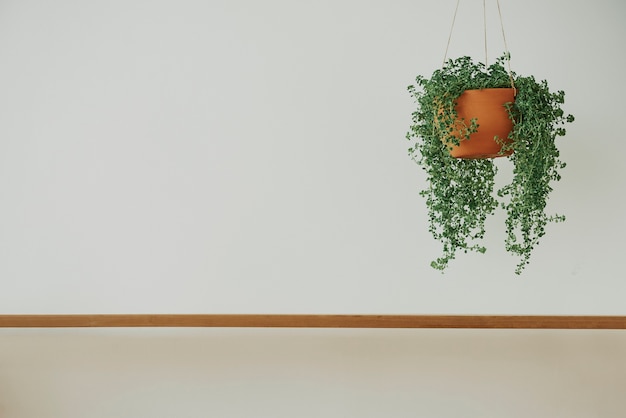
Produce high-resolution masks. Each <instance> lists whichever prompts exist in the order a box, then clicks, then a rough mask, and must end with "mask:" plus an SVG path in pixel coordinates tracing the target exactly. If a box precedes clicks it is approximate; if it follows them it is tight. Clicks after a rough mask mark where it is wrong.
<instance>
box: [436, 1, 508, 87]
mask: <svg viewBox="0 0 626 418" xmlns="http://www.w3.org/2000/svg"><path fill="white" fill-rule="evenodd" d="M459 3H460V0H456V6H455V8H454V15H453V16H452V24H451V25H450V33H449V34H448V43H447V44H446V52H445V53H444V55H443V62H442V67H443V66H445V65H446V60H447V59H448V50H449V49H450V41H451V40H452V32H453V31H454V24H455V22H456V15H457V12H458V11H459ZM496 4H497V5H498V16H499V17H500V29H501V31H502V39H503V40H504V51H505V53H506V64H507V73H508V74H509V80H510V81H511V87H512V88H513V89H515V80H514V79H513V72H512V71H511V53H510V52H509V46H508V45H507V42H506V35H505V34H504V22H503V20H502V10H501V8H500V0H496ZM483 37H484V44H485V66H487V65H488V59H489V56H488V48H487V5H486V0H483ZM516 93H517V91H516Z"/></svg>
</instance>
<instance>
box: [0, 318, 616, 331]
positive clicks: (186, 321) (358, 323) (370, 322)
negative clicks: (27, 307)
mask: <svg viewBox="0 0 626 418" xmlns="http://www.w3.org/2000/svg"><path fill="white" fill-rule="evenodd" d="M118 327H122V328H128V327H213V328H216V327H219V328H227V327H228V328H230V327H234V328H252V327H254V328H481V329H626V316H557V315H531V316H528V315H261V314H251V315H246V314H197V315H196V314H178V315H176V314H174V315H170V314H134V315H108V314H97V315H0V328H118Z"/></svg>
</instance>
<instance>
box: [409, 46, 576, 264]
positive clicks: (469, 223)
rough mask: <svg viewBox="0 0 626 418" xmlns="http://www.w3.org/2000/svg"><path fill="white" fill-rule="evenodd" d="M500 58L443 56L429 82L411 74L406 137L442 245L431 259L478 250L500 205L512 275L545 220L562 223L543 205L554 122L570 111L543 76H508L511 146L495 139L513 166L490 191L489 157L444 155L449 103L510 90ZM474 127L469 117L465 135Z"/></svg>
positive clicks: (559, 131) (452, 140) (551, 176)
mask: <svg viewBox="0 0 626 418" xmlns="http://www.w3.org/2000/svg"><path fill="white" fill-rule="evenodd" d="M507 59H509V57H508V56H507V55H505V56H503V57H501V58H499V59H498V60H497V61H496V63H494V64H492V65H491V66H489V67H486V66H485V65H484V64H482V63H474V62H473V61H472V59H471V58H470V57H462V58H459V59H456V60H448V61H447V62H446V63H445V65H444V67H443V68H441V69H439V70H436V71H435V72H434V73H433V75H432V76H431V78H430V79H427V78H424V77H422V76H418V77H417V78H416V84H415V85H412V86H409V87H408V90H409V92H410V94H411V95H412V96H413V97H414V98H415V100H416V102H417V110H416V111H415V112H413V114H412V124H411V127H410V130H409V132H408V133H407V139H408V140H409V141H412V146H411V148H409V155H410V156H411V157H412V158H413V159H414V160H415V161H416V162H417V163H418V164H419V165H420V166H421V167H422V168H423V169H424V170H425V171H426V173H427V180H428V183H429V187H428V188H427V189H425V190H423V191H421V192H420V194H421V195H422V196H423V197H425V199H426V205H427V207H428V211H429V230H430V232H431V233H432V234H433V237H434V238H435V239H437V240H439V241H440V242H441V243H442V246H443V254H442V256H441V257H439V258H437V259H436V260H435V261H433V262H432V263H431V265H432V267H433V268H435V269H438V270H442V271H443V270H444V269H445V268H446V267H447V266H448V263H449V262H450V260H452V259H454V257H455V255H456V253H457V251H459V250H462V251H464V252H468V251H476V252H481V253H484V252H485V250H486V249H485V247H484V246H482V245H481V244H480V242H481V240H482V238H483V237H484V235H485V221H486V219H487V217H488V216H489V215H491V214H493V213H494V211H495V210H496V208H497V207H498V206H501V207H502V208H503V209H504V210H505V211H506V213H507V219H506V222H505V223H506V232H507V237H506V241H505V248H506V250H507V251H509V252H510V253H512V254H514V255H516V256H518V257H519V258H520V261H519V264H518V265H517V268H516V270H515V272H516V273H517V274H520V273H521V272H522V270H523V269H524V267H525V266H526V264H528V262H529V258H530V255H531V253H532V250H533V249H534V248H535V247H536V246H537V244H538V242H539V238H541V237H542V236H543V235H544V234H545V226H546V225H547V223H548V222H558V221H563V220H564V219H565V218H564V216H562V215H548V214H546V212H545V208H546V202H547V200H548V197H549V194H550V192H551V191H552V187H551V185H550V184H551V182H552V181H558V180H560V178H561V176H560V174H559V170H560V169H562V168H564V167H565V163H563V162H562V161H561V160H560V159H559V151H558V149H557V148H556V145H555V138H556V137H557V136H563V135H565V129H564V128H563V127H562V125H564V124H565V123H566V122H572V121H573V120H574V118H573V116H571V115H565V113H564V112H563V110H562V109H561V105H562V104H563V103H564V96H565V94H564V92H562V91H558V92H556V93H552V92H550V90H549V88H548V84H547V82H546V81H541V82H537V81H535V79H534V78H533V77H532V76H531V77H521V76H517V75H516V74H515V73H512V74H511V77H512V78H513V81H514V84H515V88H516V89H517V95H516V98H515V102H514V103H513V104H511V105H509V106H507V110H508V112H509V116H510V118H511V120H512V121H513V130H512V132H511V133H510V135H509V139H511V140H512V143H511V144H509V145H507V144H505V143H504V141H502V149H501V153H505V152H506V151H507V150H510V149H511V148H512V149H513V151H514V152H513V154H512V155H511V156H510V157H508V158H510V159H511V160H512V162H513V164H514V170H513V179H512V181H511V182H510V184H507V185H505V186H504V187H502V188H501V189H500V190H498V191H497V193H494V187H495V186H494V185H495V176H496V173H497V169H496V166H495V165H494V164H493V160H492V159H480V160H478V159H457V158H453V157H452V156H450V153H449V147H450V145H449V144H457V145H458V143H459V139H458V138H457V137H455V136H454V135H453V134H452V131H453V129H452V127H453V126H454V123H455V121H456V120H457V114H456V111H455V110H454V107H455V104H456V100H457V99H458V97H459V96H460V95H461V94H462V93H463V92H464V91H465V90H470V89H482V88H506V87H511V77H510V76H509V74H508V73H507V71H506V69H505V68H504V65H503V64H504V63H505V60H507ZM477 128H478V125H477V121H475V120H472V121H470V123H469V124H468V126H467V127H466V129H465V132H464V135H465V138H466V139H467V138H469V135H470V134H471V133H473V132H475V131H476V130H477Z"/></svg>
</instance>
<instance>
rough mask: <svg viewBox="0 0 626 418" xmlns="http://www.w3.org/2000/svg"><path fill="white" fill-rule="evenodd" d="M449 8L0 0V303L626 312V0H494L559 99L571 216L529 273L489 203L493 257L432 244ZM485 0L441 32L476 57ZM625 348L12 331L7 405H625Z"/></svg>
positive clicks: (277, 0) (525, 338)
mask: <svg viewBox="0 0 626 418" xmlns="http://www.w3.org/2000/svg"><path fill="white" fill-rule="evenodd" d="M454 6H455V2H454V1H453V0H447V1H439V0H431V1H426V0H422V1H415V0H413V1H402V0H397V1H393V2H388V1H387V2H384V1H374V0H372V1H369V0H366V1H356V0H332V1H330V0H320V1H315V2H302V1H300V2H294V1H286V0H267V1H263V2H259V1H251V0H241V1H231V0H228V1H227V0H215V1H208V2H205V1H199V0H198V1H194V0H177V1H166V0H152V1H147V0H146V1H142V0H124V1H121V0H112V1H90V2H83V1H78V0H75V1H73V0H57V1H54V2H47V1H42V0H20V1H17V0H15V1H11V0H0V74H1V77H0V92H1V93H0V285H1V288H0V289H1V291H0V313H6V314H10V313H50V314H51V313H418V314H421V313H444V314H454V313H463V314H492V313H493V314H508V313H511V314H615V315H624V314H625V313H626V312H625V309H624V300H625V298H624V296H625V294H626V281H625V280H624V276H625V274H624V272H623V268H622V264H621V261H622V260H621V258H622V257H623V250H624V244H623V242H622V236H623V234H624V233H625V232H626V221H625V218H624V216H623V213H624V212H625V211H626V200H625V199H624V197H623V190H624V177H625V176H624V172H623V170H624V165H623V158H622V156H621V153H620V152H619V151H618V149H617V146H618V144H620V143H621V142H622V134H621V132H622V126H621V125H622V123H621V122H622V119H623V117H622V115H621V112H622V107H623V106H622V105H621V103H622V98H623V97H624V93H626V87H625V86H626V85H625V84H624V83H623V82H622V78H623V69H624V68H626V57H625V56H624V54H621V53H620V51H622V50H623V44H624V40H626V26H624V24H623V22H624V19H625V18H626V4H625V3H624V2H622V1H620V0H599V1H595V2H590V1H582V0H550V1H545V0H542V1H540V0H527V1H523V2H521V1H510V0H502V1H501V6H502V15H503V19H504V27H505V30H506V34H507V42H508V46H509V49H510V50H511V53H512V57H513V60H512V66H513V69H514V70H515V71H516V72H517V73H519V74H523V75H530V74H533V75H535V77H536V78H538V79H547V80H549V82H550V85H551V87H552V88H553V89H555V90H559V89H563V90H565V91H566V110H567V111H568V112H571V113H573V114H574V115H575V116H576V122H575V124H573V125H572V126H571V127H569V129H568V135H567V136H566V137H564V138H561V139H560V140H559V146H560V149H561V155H562V157H563V159H564V160H565V161H566V162H567V163H568V167H567V168H566V169H565V170H564V173H563V180H562V181H561V182H559V183H558V184H556V185H555V190H554V193H553V197H552V198H551V200H550V203H549V206H550V210H552V211H554V212H557V213H564V214H565V215H566V216H567V218H568V220H567V222H566V223H563V224H556V225H551V226H550V227H549V229H548V231H547V232H548V233H547V235H546V236H545V237H544V240H543V241H542V243H541V245H540V246H539V247H538V248H537V251H536V252H535V254H534V255H533V258H532V260H531V264H530V265H529V266H528V268H527V270H526V271H525V273H524V274H523V276H521V277H517V276H515V275H514V273H513V271H514V267H515V264H516V260H515V259H513V258H511V257H510V256H508V255H507V254H506V253H505V252H504V250H503V249H502V246H503V245H502V242H503V240H504V225H503V216H502V214H501V213H500V214H497V215H496V216H495V217H494V219H492V220H490V224H489V230H488V235H487V237H486V245H487V247H488V251H487V253H486V254H485V255H471V256H460V257H458V258H457V259H456V260H455V261H454V262H453V264H452V265H451V267H450V269H449V271H448V272H447V273H446V274H445V275H441V274H440V273H438V272H436V271H433V270H432V269H431V268H430V267H429V263H430V260H431V259H433V258H434V257H436V256H437V255H438V253H439V247H438V244H437V242H435V241H433V240H432V238H431V237H430V235H429V233H428V231H427V224H426V222H427V217H426V211H425V206H424V202H423V201H422V199H421V198H420V197H419V196H418V191H419V190H420V189H422V188H424V187H425V177H424V174H423V173H422V172H421V170H420V169H419V167H417V166H416V165H415V164H414V163H413V162H412V161H411V160H410V159H409V158H408V156H407V153H406V149H407V147H408V144H407V142H406V140H405V139H404V136H405V133H406V131H407V129H408V125H409V123H410V114H411V112H412V110H413V103H412V100H411V98H410V97H409V95H408V93H407V91H406V86H407V85H409V84H411V83H412V81H413V80H414V77H415V76H416V75H417V74H424V75H428V74H430V73H431V72H432V71H433V70H435V69H436V68H437V67H438V66H439V65H441V61H442V59H443V54H444V50H445V44H446V41H447V38H448V34H449V30H450V23H451V20H452V15H453V12H454ZM487 6H488V13H487V22H488V24H487V28H488V39H489V58H488V59H489V60H490V61H491V60H493V59H494V58H495V57H496V56H498V55H500V53H501V51H503V49H504V48H503V45H502V39H501V36H500V27H499V22H498V13H497V7H496V4H495V2H494V1H488V2H487ZM481 7H482V2H480V1H478V0H467V1H463V2H461V5H460V8H459V12H458V16H457V20H456V26H455V29H454V32H453V34H452V35H453V36H452V42H451V45H450V52H449V54H448V55H449V56H450V57H456V56H459V55H472V56H473V57H475V58H478V59H482V57H483V54H484V52H483V38H482V37H483V23H482V9H481ZM594 148H595V149H596V151H593V149H594ZM499 164H500V165H501V166H502V167H501V168H502V170H501V173H506V172H507V169H508V168H509V167H507V164H506V161H501V162H499ZM504 177H505V178H506V174H504ZM485 266H487V268H485ZM620 272H621V273H620ZM625 352H626V340H625V337H624V333H621V332H616V333H614V332H587V331H585V332H582V331H578V332H554V331H551V332H540V331H533V332H530V331H528V332H526V331H515V332H508V331H462V332H461V331H441V332H438V331H406V332H405V331H380V330H379V331H366V330H360V331H341V332H339V331H334V330H316V331H306V330H300V331H290V330H284V331H267V330H256V331H255V330H248V331H243V330H242V331H235V330H221V331H220V330H213V331H208V330H205V331H202V330H197V331H191V330H181V331H180V332H178V331H172V330H170V331H165V330H162V331H150V332H148V331H147V330H143V331H142V330H135V331H133V332H121V331H113V330H111V331H103V330H100V331H98V332H96V331H93V332H92V331H72V330H57V331H50V332H43V331H37V330H31V331H19V330H13V331H9V330H3V331H1V332H0V416H1V417H2V418H4V417H7V418H31V417H33V418H34V417H37V418H41V417H64V418H67V417H69V418H71V417H73V416H75V417H84V416H89V417H100V416H102V417H104V416H116V417H124V416H128V417H131V416H133V417H137V416H146V417H148V416H150V417H155V416H207V415H214V416H222V417H240V416H241V417H245V416H257V417H258V416H263V417H282V416H284V417H287V416H300V417H318V416H336V417H346V416H366V417H367V416H372V417H374V416H400V417H403V416H406V417H409V416H411V417H414V416H430V417H433V416H439V417H452V416H459V415H461V416H467V417H471V416H481V417H485V416H520V417H521V416H541V417H555V416H563V417H592V416H597V417H617V416H622V415H623V411H624V410H626V405H625V404H624V401H623V400H622V399H621V395H619V394H618V389H617V388H619V387H624V386H626V385H625V383H626V382H625V381H624V376H626V359H625V355H624V353H625ZM620 412H621V414H620Z"/></svg>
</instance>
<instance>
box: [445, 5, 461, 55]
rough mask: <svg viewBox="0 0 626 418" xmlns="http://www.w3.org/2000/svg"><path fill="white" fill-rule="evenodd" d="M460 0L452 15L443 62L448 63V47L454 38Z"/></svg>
mask: <svg viewBox="0 0 626 418" xmlns="http://www.w3.org/2000/svg"><path fill="white" fill-rule="evenodd" d="M459 1H460V0H456V7H455V8H454V16H453V17H452V25H451V26H450V34H449V35H448V43H447V45H446V53H445V54H444V55H443V64H441V65H442V66H444V65H445V64H446V59H447V58H448V48H450V40H451V39H452V30H453V29H454V22H455V21H456V12H457V11H458V10H459Z"/></svg>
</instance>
